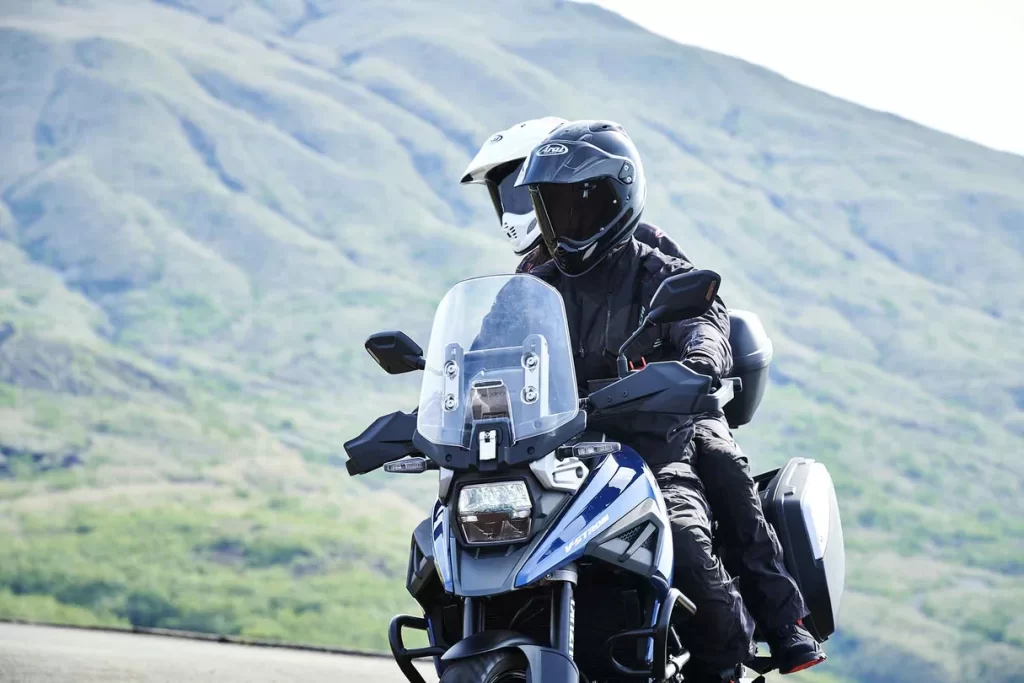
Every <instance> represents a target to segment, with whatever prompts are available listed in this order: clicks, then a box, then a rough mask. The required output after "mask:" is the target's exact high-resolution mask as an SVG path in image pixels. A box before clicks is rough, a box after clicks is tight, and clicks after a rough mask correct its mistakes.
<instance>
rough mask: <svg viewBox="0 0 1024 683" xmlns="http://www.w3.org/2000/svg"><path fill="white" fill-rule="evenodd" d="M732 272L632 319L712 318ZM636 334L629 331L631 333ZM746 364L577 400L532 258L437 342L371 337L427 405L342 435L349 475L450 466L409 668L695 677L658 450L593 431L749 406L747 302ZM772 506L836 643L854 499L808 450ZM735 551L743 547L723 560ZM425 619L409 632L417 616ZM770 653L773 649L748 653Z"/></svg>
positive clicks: (818, 615)
mask: <svg viewBox="0 0 1024 683" xmlns="http://www.w3.org/2000/svg"><path fill="white" fill-rule="evenodd" d="M719 283H720V279H719V277H718V276H717V275H716V274H715V273H712V272H710V271H691V272H689V273H685V274H681V275H677V276H674V277H672V278H669V279H668V280H666V281H665V282H664V284H663V285H662V287H661V288H660V289H659V290H658V292H657V294H656V295H655V297H654V299H653V300H652V303H651V306H650V312H649V313H648V314H647V317H646V320H645V321H644V323H643V324H642V325H641V327H640V329H638V330H637V333H638V334H639V332H640V331H641V330H643V329H644V328H645V327H646V325H649V324H663V323H666V322H673V321H678V320H684V319H687V318H692V317H696V316H699V315H702V314H703V313H705V312H706V311H707V310H708V307H709V306H710V301H711V300H712V299H713V298H714V293H715V292H717V288H718V285H719ZM636 336H637V335H634V338H635V337H636ZM731 337H732V338H731V342H732V344H733V352H734V356H735V360H736V375H737V376H736V377H733V378H729V379H727V380H725V381H724V382H722V383H721V386H720V387H719V388H717V389H714V388H713V385H712V381H711V379H710V378H709V377H706V376H703V375H699V374H697V373H695V372H694V371H692V370H690V369H689V368H687V367H685V366H684V365H682V363H680V362H677V361H668V362H658V363H650V364H648V365H646V366H645V367H644V368H643V369H641V370H636V371H631V370H630V369H629V367H628V364H627V362H626V356H625V351H626V349H627V347H628V345H629V342H627V343H626V344H625V345H624V346H623V348H622V349H621V350H620V355H619V377H617V378H611V379H609V380H607V381H603V382H594V383H591V384H590V386H589V387H588V389H589V395H588V396H586V397H584V398H583V399H582V400H581V398H580V396H579V392H578V389H577V383H576V377H575V372H574V368H573V359H572V352H571V350H570V349H571V347H570V340H569V332H568V326H567V322H566V315H565V308H564V306H563V303H562V299H561V296H560V295H559V294H558V292H557V291H556V290H555V289H554V288H552V287H550V286H549V285H547V284H546V283H544V282H542V281H541V280H539V279H537V278H535V277H532V276H529V275H508V276H491V277H482V278H475V279H471V280H466V281H463V282H459V283H458V284H456V285H455V286H454V287H453V288H452V289H451V290H450V291H449V292H448V294H447V295H446V296H445V297H444V299H443V300H442V301H441V303H440V305H439V307H438V310H437V313H436V315H435V318H434V324H433V330H432V332H431V337H430V344H429V346H428V349H427V354H426V357H423V355H422V351H421V349H420V348H419V347H418V346H417V345H416V344H415V343H414V342H413V341H412V340H411V339H409V338H408V337H407V336H406V335H405V334H403V333H401V332H384V333H379V334H376V335H373V336H372V337H370V338H369V339H368V340H367V342H366V348H367V350H368V351H369V352H370V354H371V355H372V356H373V357H374V359H375V360H376V361H377V362H378V363H379V364H380V365H381V366H382V367H383V368H384V369H385V370H386V371H387V372H389V373H391V374H398V373H403V372H409V371H414V370H423V371H424V377H423V384H422V389H421V394H420V402H419V407H418V409H417V410H416V411H415V412H414V413H402V412H397V413H393V414H390V415H386V416H383V417H381V418H378V419H377V420H376V421H375V422H374V423H373V424H372V425H371V426H370V427H369V428H367V430H366V431H365V432H364V433H363V434H361V435H360V436H359V437H357V438H355V439H353V440H351V441H349V442H348V443H346V444H345V449H346V451H347V452H348V455H349V462H348V469H349V472H350V473H351V474H363V473H366V472H370V471H372V470H375V469H378V468H380V467H383V468H384V469H385V470H386V471H389V472H394V473H421V472H426V471H428V470H437V471H438V472H439V490H438V496H437V502H436V503H435V504H434V510H433V514H432V515H431V516H430V518H429V519H427V520H425V521H424V522H423V523H422V524H420V525H419V527H417V528H416V530H415V532H414V533H413V539H412V549H411V555H410V558H409V567H408V576H407V587H408V590H409V592H410V593H411V594H412V596H413V598H415V599H416V600H417V602H418V603H419V604H420V605H421V607H422V608H423V613H424V616H423V617H414V616H406V615H400V616H396V617H395V618H394V619H393V620H392V623H391V628H390V641H391V649H392V652H393V654H394V657H395V660H396V662H397V663H398V666H399V668H400V669H401V670H402V672H403V673H404V674H405V676H406V677H407V678H408V679H409V681H410V682H411V683H424V682H423V678H422V676H421V675H420V673H419V671H418V670H417V668H416V667H415V666H414V665H413V661H414V660H416V659H419V658H433V660H434V664H435V666H436V669H437V674H438V676H439V677H440V679H441V682H442V683H513V682H515V681H524V682H526V683H568V682H572V683H575V682H577V681H586V682H588V683H598V682H603V683H611V682H613V681H649V682H650V681H657V682H660V681H677V682H678V681H683V680H684V665H685V664H686V662H687V661H688V660H689V657H690V654H689V653H688V652H687V651H686V650H685V649H684V648H683V646H682V644H681V642H680V639H679V637H678V635H677V631H678V630H679V628H680V626H681V625H683V624H684V623H685V620H686V618H687V617H688V616H689V615H690V614H692V613H693V612H694V609H695V608H694V605H693V603H692V602H690V600H688V599H687V597H686V596H685V595H683V594H682V593H680V592H679V591H678V590H677V589H675V588H673V585H672V557H673V554H672V537H671V535H670V533H669V529H668V522H667V517H666V511H665V504H664V502H663V500H662V498H661V494H660V492H659V489H658V485H657V483H656V482H655V480H654V477H653V476H652V474H651V471H650V470H649V469H648V467H647V465H646V464H645V463H644V460H643V458H642V457H641V456H640V455H639V454H637V453H636V452H635V451H633V450H632V449H631V448H629V447H628V446H625V445H621V444H619V443H615V442H611V441H608V440H606V439H605V437H604V436H603V435H602V434H599V433H594V432H588V431H587V423H588V418H589V419H590V420H591V423H594V422H597V421H601V422H603V423H606V424H607V421H608V420H614V419H617V418H619V417H628V416H629V415H631V414H635V413H669V414H682V415H697V414H701V413H705V412H711V411H716V410H724V412H725V414H726V416H727V417H728V418H729V420H730V423H731V424H732V425H733V426H734V427H736V426H739V425H742V424H746V423H747V422H749V420H750V419H751V417H752V416H753V414H754V411H755V410H756V408H757V406H758V404H759V403H760V400H761V396H762V394H763V391H764V387H765V384H766V382H767V377H768V365H769V362H770V359H771V343H770V341H769V340H768V338H767V336H766V335H765V334H764V330H763V328H762V327H761V325H760V321H759V320H758V319H757V318H756V316H753V315H752V314H750V313H744V312H738V311H737V312H733V313H732V334H731ZM758 481H759V485H760V486H761V495H762V497H763V501H764V504H765V511H766V514H767V515H768V516H769V519H770V521H771V522H772V524H773V525H774V526H775V529H776V531H777V532H778V535H779V538H780V540H781V541H782V543H783V546H784V549H785V552H786V562H787V566H788V568H789V569H790V571H791V572H792V573H793V575H794V576H795V577H796V579H797V581H798V582H799V584H800V586H801V589H802V590H803V592H804V595H805V598H806V599H807V602H808V606H809V608H810V610H811V613H812V614H811V616H810V617H809V618H808V619H806V620H805V625H806V626H808V628H809V629H810V630H811V632H812V633H813V634H814V635H815V636H816V637H818V638H819V640H824V639H825V638H827V637H828V636H829V635H830V634H831V633H832V632H833V631H834V629H835V625H836V617H837V613H838V609H839V599H840V596H841V594H842V590H843V577H844V562H845V560H844V549H843V537H842V528H841V525H840V520H839V509H838V506H837V502H836V497H835V490H834V488H833V485H832V480H831V478H830V476H829V474H828V472H827V470H826V469H825V467H824V466H823V465H822V464H820V463H817V462H814V461H812V460H807V459H793V460H791V461H790V462H789V463H788V464H787V465H786V466H785V467H783V468H782V469H780V470H776V471H774V472H769V473H766V474H764V475H761V476H760V477H758ZM726 564H727V566H728V558H726ZM406 628H410V629H420V630H424V631H426V633H427V637H428V639H429V643H430V645H429V647H424V648H418V649H409V648H407V647H406V646H405V644H404V642H403V629H406ZM749 666H751V668H752V669H753V670H754V671H756V672H760V673H763V672H766V671H769V670H771V669H772V668H773V666H772V663H771V661H770V659H769V658H763V659H759V660H757V661H755V662H754V663H752V664H751V665H749Z"/></svg>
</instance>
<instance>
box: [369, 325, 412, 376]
mask: <svg viewBox="0 0 1024 683" xmlns="http://www.w3.org/2000/svg"><path fill="white" fill-rule="evenodd" d="M363 346H365V347H366V351H367V353H369V354H370V356H372V357H373V359H374V360H375V361H377V365H379V366H381V367H382V368H384V372H386V373H388V374H389V375H401V374H403V373H406V372H412V371H413V370H422V369H423V368H424V367H426V361H425V360H423V349H421V348H420V346H419V344H417V343H416V342H414V341H413V340H412V339H410V338H409V335H407V334H406V333H405V332H378V333H377V334H372V335H370V337H369V338H368V339H367V340H366V343H365V344H364V345H363Z"/></svg>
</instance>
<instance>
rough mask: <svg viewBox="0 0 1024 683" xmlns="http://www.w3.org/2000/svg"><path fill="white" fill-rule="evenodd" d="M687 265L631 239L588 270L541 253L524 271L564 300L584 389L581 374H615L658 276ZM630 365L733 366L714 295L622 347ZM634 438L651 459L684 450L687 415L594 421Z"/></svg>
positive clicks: (723, 371) (714, 369) (715, 370)
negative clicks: (571, 271) (572, 271)
mask: <svg viewBox="0 0 1024 683" xmlns="http://www.w3.org/2000/svg"><path fill="white" fill-rule="evenodd" d="M688 270H693V265H691V264H690V263H689V262H688V261H685V260H683V259H681V258H675V257H671V256H667V255H665V254H663V253H662V252H660V251H658V250H657V249H652V248H651V247H649V246H647V245H646V244H643V243H641V242H639V241H637V240H636V239H630V240H629V241H628V242H626V243H625V244H623V245H622V246H621V247H620V248H619V249H618V250H617V251H616V252H614V253H613V254H611V255H609V256H608V257H607V258H605V260H604V261H602V262H601V263H599V264H598V265H597V266H595V267H594V268H593V269H592V270H591V271H589V272H587V273H585V274H584V275H581V276H578V277H567V276H565V275H563V274H562V273H561V272H560V271H559V270H558V269H557V268H556V267H555V264H554V262H552V261H547V262H545V263H542V264H540V265H536V266H533V267H532V268H530V269H529V271H528V272H529V273H530V274H531V275H534V276H536V277H539V278H541V279H542V280H544V281H545V282H547V283H549V284H551V285H552V286H554V287H555V288H556V289H557V290H558V291H559V293H561V295H562V299H563V300H564V302H565V309H566V315H567V317H568V323H569V335H570V338H571V341H572V345H573V346H572V348H573V349H574V352H573V353H574V360H575V365H576V377H577V382H578V383H579V385H580V387H579V388H580V391H581V394H582V395H586V393H587V382H589V381H591V380H598V379H608V378H613V377H616V376H617V369H616V362H615V360H616V355H617V352H618V349H619V347H620V346H621V345H622V344H623V343H624V342H625V341H626V339H627V338H628V337H629V336H630V335H631V334H632V333H633V332H634V331H635V330H636V328H637V327H638V326H639V324H640V321H641V320H642V319H643V317H644V315H645V314H646V312H647V310H648V308H649V304H650V301H651V298H652V297H653V296H654V293H655V291H657V289H658V286H659V285H660V284H661V282H662V281H663V280H665V279H666V278H668V277H669V276H671V275H675V274H677V273H681V272H686V271H688ZM627 356H628V357H629V360H630V362H631V363H632V364H633V366H634V367H639V366H642V365H643V364H644V363H645V362H652V361H659V360H684V361H687V362H688V363H689V364H692V365H694V366H696V367H697V368H698V371H699V372H702V373H706V374H711V375H713V376H714V377H716V378H721V377H725V376H726V375H727V373H728V372H729V371H730V370H731V368H732V350H731V348H730V346H729V313H728V310H727V309H726V306H725V304H724V303H723V302H722V300H721V299H720V298H717V297H716V299H715V303H714V305H713V306H712V308H711V310H710V311H708V313H706V314H705V315H704V316H701V317H700V318H694V319H692V320H686V321H683V322H679V323H672V324H666V325H660V326H652V327H650V328H648V329H647V330H645V331H644V332H643V333H642V334H641V335H640V337H639V338H638V339H637V340H636V342H634V343H633V345H632V346H631V347H630V348H629V351H628V352H627ZM593 426H594V427H595V428H598V429H602V430H603V431H605V432H606V433H607V434H608V435H609V436H610V437H612V438H615V439H618V440H621V441H624V442H626V443H628V444H630V445H631V446H633V447H634V448H635V449H637V451H638V452H639V453H640V454H641V455H642V456H644V458H645V459H646V460H647V461H648V462H650V463H651V464H661V463H666V462H673V461H676V460H680V459H682V458H683V457H684V453H685V449H686V448H687V447H688V446H689V443H690V440H691V437H692V435H693V429H692V420H691V419H690V418H687V417H681V416H674V415H637V416H635V417H633V418H630V419H629V420H626V421H622V420H617V421H616V422H615V423H614V424H607V425H605V424H601V425H593Z"/></svg>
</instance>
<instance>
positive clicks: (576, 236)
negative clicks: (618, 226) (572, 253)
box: [537, 178, 622, 242]
mask: <svg viewBox="0 0 1024 683" xmlns="http://www.w3.org/2000/svg"><path fill="white" fill-rule="evenodd" d="M612 182H613V181H612V180H611V179H609V178H595V179H594V180H587V181H584V182H581V183H568V184H564V185H563V184H555V183H550V184H549V183H544V184H541V185H538V186H537V194H538V195H539V199H540V203H541V204H542V205H543V209H544V214H545V216H544V218H545V219H546V220H541V221H540V223H541V227H542V228H544V229H546V230H550V232H551V235H550V236H551V237H552V238H561V239H565V240H572V241H574V242H583V241H585V240H588V239H590V238H591V237H593V236H594V235H596V234H598V233H599V232H601V230H603V229H604V228H606V227H607V226H609V225H610V224H611V223H612V221H614V220H615V217H616V216H617V215H618V214H619V211H620V210H621V208H622V207H621V206H620V204H619V196H618V193H616V192H615V190H614V188H613V187H612ZM540 208H541V207H538V219H540V218H541V216H540V215H539V214H540ZM545 223H547V225H545Z"/></svg>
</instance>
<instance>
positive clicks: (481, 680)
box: [440, 650, 526, 683]
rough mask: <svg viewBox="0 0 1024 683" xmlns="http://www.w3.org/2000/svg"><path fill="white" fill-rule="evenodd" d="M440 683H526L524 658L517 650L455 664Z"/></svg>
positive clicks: (486, 655) (491, 654)
mask: <svg viewBox="0 0 1024 683" xmlns="http://www.w3.org/2000/svg"><path fill="white" fill-rule="evenodd" d="M440 683H526V657H525V656H523V653H522V652H519V651H518V650H497V651H496V652H488V653H487V654H485V655H478V656H476V657H470V658H469V659H463V660H462V661H458V662H455V663H454V664H452V665H451V666H449V667H448V669H447V670H446V671H445V672H444V675H443V676H441V681H440Z"/></svg>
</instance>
